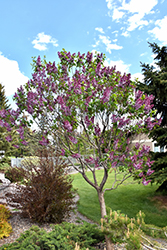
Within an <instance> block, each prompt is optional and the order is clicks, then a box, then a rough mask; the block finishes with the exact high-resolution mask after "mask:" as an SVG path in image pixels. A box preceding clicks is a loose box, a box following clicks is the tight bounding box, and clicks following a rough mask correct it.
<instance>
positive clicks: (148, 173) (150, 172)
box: [146, 168, 154, 176]
mask: <svg viewBox="0 0 167 250" xmlns="http://www.w3.org/2000/svg"><path fill="white" fill-rule="evenodd" d="M152 173H154V170H151V169H150V168H149V169H148V170H147V173H146V175H147V176H149V175H151V174H152Z"/></svg>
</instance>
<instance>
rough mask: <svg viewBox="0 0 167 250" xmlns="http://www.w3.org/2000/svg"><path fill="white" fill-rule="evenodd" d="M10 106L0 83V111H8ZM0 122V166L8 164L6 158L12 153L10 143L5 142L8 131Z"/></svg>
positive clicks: (8, 134) (0, 121) (9, 134)
mask: <svg viewBox="0 0 167 250" xmlns="http://www.w3.org/2000/svg"><path fill="white" fill-rule="evenodd" d="M9 108H10V105H9V104H8V99H7V98H6V95H5V89H4V86H3V85H2V84H1V83H0V111H1V110H3V109H5V110H8V109H9ZM2 123H3V122H2V120H1V119H0V165H1V166H2V165H3V164H4V163H9V159H8V156H9V155H11V153H12V152H13V151H12V150H13V148H12V145H11V142H10V141H7V140H6V138H7V137H8V136H11V133H9V132H10V129H9V130H7V129H6V128H4V127H2V126H1V125H2Z"/></svg>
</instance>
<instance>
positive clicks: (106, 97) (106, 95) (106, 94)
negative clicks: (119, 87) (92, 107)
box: [101, 87, 112, 103]
mask: <svg viewBox="0 0 167 250" xmlns="http://www.w3.org/2000/svg"><path fill="white" fill-rule="evenodd" d="M111 90H112V89H111V88H109V87H107V88H106V89H105V91H104V93H103V97H102V98H101V100H102V101H103V103H105V102H108V101H109V99H110V94H111Z"/></svg>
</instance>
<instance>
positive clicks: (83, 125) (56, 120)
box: [0, 50, 160, 190]
mask: <svg viewBox="0 0 167 250" xmlns="http://www.w3.org/2000/svg"><path fill="white" fill-rule="evenodd" d="M58 56H59V59H60V62H59V64H57V66H56V64H55V62H53V63H51V62H48V63H47V61H46V60H45V59H44V60H43V61H42V60H41V58H40V57H38V58H37V59H34V61H33V71H34V73H33V74H32V79H31V80H30V81H28V82H27V83H26V84H25V85H24V86H21V87H20V88H19V89H18V91H17V93H15V95H14V100H15V101H16V104H17V106H18V109H17V110H16V111H13V110H10V112H6V111H1V114H0V115H1V117H7V118H8V119H9V122H8V124H6V125H4V126H7V127H8V126H9V127H10V126H17V131H18V133H19V134H20V138H21V139H20V143H22V144H25V145H26V144H27V142H26V141H25V137H24V128H25V127H26V126H31V124H34V122H35V123H36V124H37V126H38V128H39V130H40V131H42V135H41V139H40V142H39V143H40V144H41V145H43V146H47V145H48V143H50V144H52V145H55V146H56V147H57V148H58V149H59V150H60V151H61V154H62V155H63V156H65V157H67V159H68V160H69V162H70V163H71V164H72V165H73V167H74V168H75V169H76V170H77V171H79V172H80V173H81V174H82V175H83V177H84V178H85V180H86V181H88V183H89V184H90V185H92V186H93V187H95V188H96V189H99V190H102V189H103V187H104V184H105V182H106V180H107V177H108V173H109V170H112V171H114V172H115V176H117V174H120V173H124V175H123V179H122V180H120V179H119V178H118V179H117V178H116V179H115V182H114V183H113V185H112V186H111V189H114V188H116V187H117V186H118V185H120V184H121V183H122V182H123V181H125V180H126V179H127V178H129V177H130V176H131V175H132V174H133V172H137V173H138V174H139V175H140V177H142V178H143V184H145V185H146V184H148V183H149V181H146V179H145V176H146V175H150V174H151V173H152V170H151V163H152V162H151V161H150V159H149V158H148V153H149V147H147V146H142V147H141V146H140V145H139V144H136V145H135V146H134V147H133V148H132V146H131V137H130V136H131V135H132V134H134V133H135V134H139V133H148V132H149V131H150V130H151V129H152V128H153V127H154V126H157V124H158V123H160V121H157V120H155V119H151V117H152V115H153V114H154V112H153V111H152V110H151V109H152V101H153V96H152V95H150V96H148V95H147V94H143V92H141V91H137V90H136V84H135V83H134V82H132V81H131V79H130V77H131V76H130V74H124V75H121V73H120V72H119V71H116V68H115V67H105V66H104V61H105V56H104V55H103V54H97V53H96V54H95V55H94V56H93V54H92V53H90V52H88V53H87V54H80V53H78V54H75V53H74V54H71V53H70V52H68V53H67V52H66V51H65V50H63V51H61V52H58ZM25 113H26V114H28V115H29V116H28V119H25ZM16 122H17V123H16ZM83 145H84V147H83ZM15 146H16V147H17V145H15ZM81 146H82V150H80V147H81ZM83 148H85V151H84V150H83ZM92 149H93V153H92V151H91V154H90V153H89V152H90V150H92ZM73 159H75V160H76V161H78V162H79V164H80V168H79V167H77V166H76V165H75V164H74V160H73ZM144 165H147V166H148V171H147V172H146V173H143V172H142V168H143V166H144ZM99 167H102V168H103V169H104V176H103V178H102V182H101V184H100V185H99V186H98V184H97V181H96V178H95V171H96V170H97V169H98V168H99ZM87 169H89V170H90V171H92V174H93V178H94V181H91V180H88V178H87V176H86V170H87ZM109 190H110V189H109Z"/></svg>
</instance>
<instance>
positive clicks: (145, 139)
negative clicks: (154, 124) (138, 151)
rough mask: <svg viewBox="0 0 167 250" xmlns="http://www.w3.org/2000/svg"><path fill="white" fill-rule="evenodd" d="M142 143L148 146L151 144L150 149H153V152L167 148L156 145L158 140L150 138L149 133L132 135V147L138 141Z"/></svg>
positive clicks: (163, 150) (164, 150)
mask: <svg viewBox="0 0 167 250" xmlns="http://www.w3.org/2000/svg"><path fill="white" fill-rule="evenodd" d="M137 142H138V143H140V144H141V146H142V145H146V146H149V147H150V150H151V151H153V152H160V151H161V152H166V151H167V149H166V148H160V147H159V146H158V147H157V146H156V142H155V141H154V142H153V141H152V139H150V138H148V136H147V135H145V134H140V135H137V136H133V137H131V145H132V147H133V146H135V144H136V143H137Z"/></svg>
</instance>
